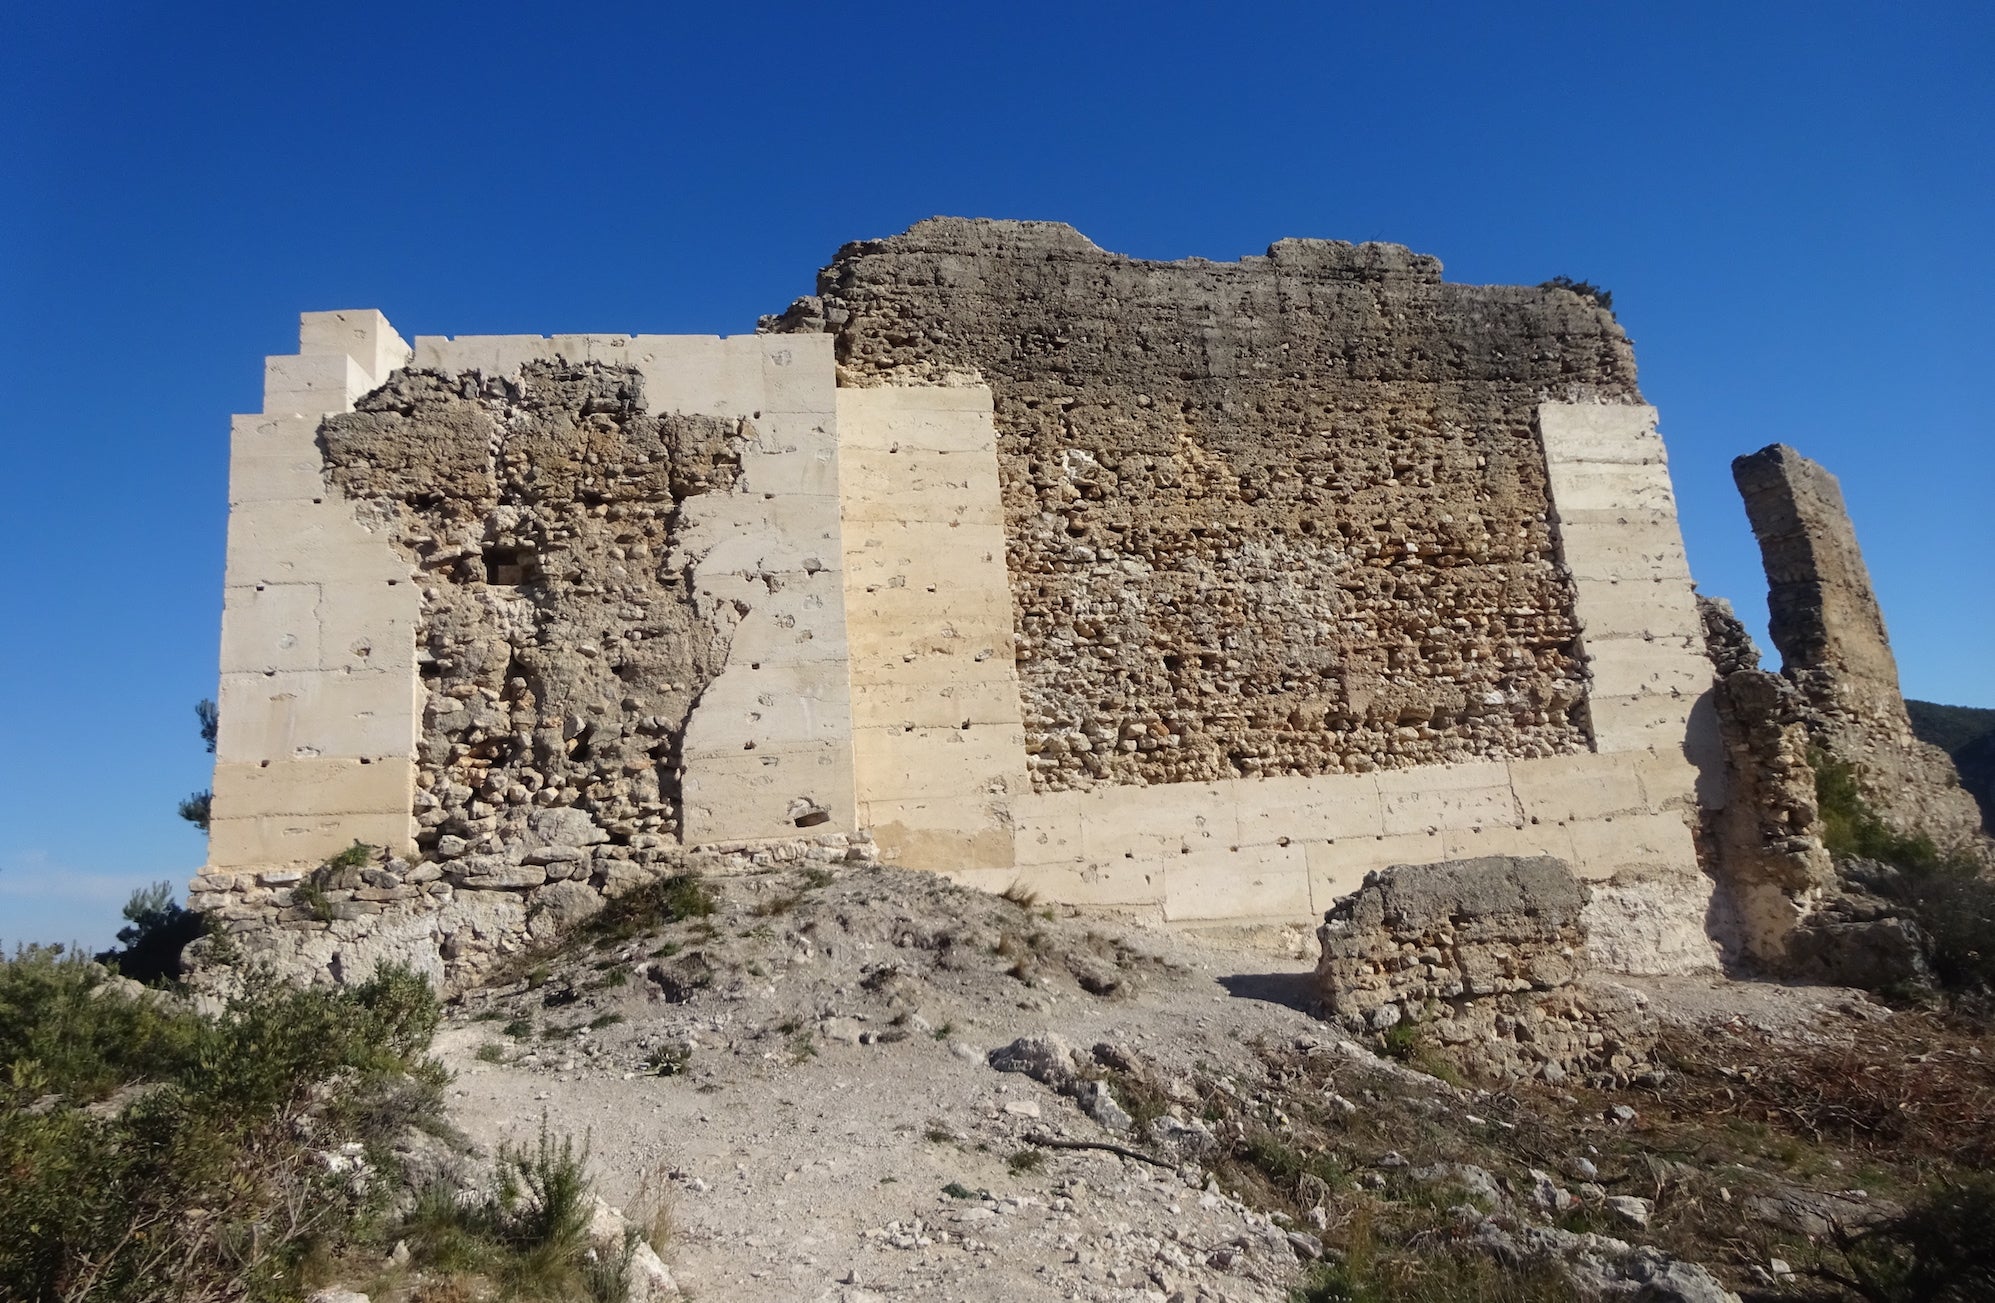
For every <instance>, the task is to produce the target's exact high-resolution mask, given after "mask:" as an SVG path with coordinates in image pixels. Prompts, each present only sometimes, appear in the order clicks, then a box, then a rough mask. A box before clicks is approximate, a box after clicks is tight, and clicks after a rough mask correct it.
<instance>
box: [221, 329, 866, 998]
mask: <svg viewBox="0 0 1995 1303" xmlns="http://www.w3.org/2000/svg"><path fill="white" fill-rule="evenodd" d="M321 318H324V319H325V320H327V321H332V322H334V323H346V322H348V321H349V319H351V320H352V321H354V322H358V323H360V324H361V325H362V326H365V327H368V328H371V329H373V330H375V332H376V333H377V334H380V335H382V336H383V338H385V339H392V338H393V336H392V332H390V331H387V328H386V323H385V322H384V321H382V320H381V319H380V316H379V314H378V313H361V314H351V313H332V314H314V315H312V316H308V317H307V318H305V328H304V332H303V334H304V345H305V347H306V349H307V353H306V354H305V355H302V356H300V357H298V358H278V359H272V361H271V364H270V371H271V375H272V386H271V388H272V394H273V398H272V400H271V401H270V402H268V403H267V404H266V406H267V407H268V409H269V410H268V412H267V413H266V414H265V415H264V416H260V417H256V418H242V419H239V421H238V423H237V428H236V432H235V438H234V456H235V459H236V466H235V470H234V472H233V475H232V480H233V487H232V497H234V498H235V504H234V505H233V507H232V511H231V520H230V544H229V548H230V550H229V573H230V593H229V605H228V607H227V611H226V614H225V617H224V628H223V644H224V676H223V691H222V700H221V709H222V745H221V755H220V756H219V760H220V763H219V764H218V765H217V768H216V813H217V825H216V836H215V837H214V839H213V841H212V842H211V850H210V861H209V864H208V866H207V867H206V868H205V869H204V870H203V872H202V873H201V875H200V876H199V877H198V878H196V879H195V881H194V883H193V884H192V885H191V888H190V899H191V900H192V901H193V902H194V903H195V904H196V906H197V907H199V908H201V909H203V910H204V911H208V912H210V913H211V914H212V915H213V916H214V917H216V918H218V919H219V920H220V921H221V922H222V923H223V924H225V925H226V926H227V927H228V928H229V929H230V930H232V931H234V932H235V933H237V934H238V936H239V937H240V938H241V940H242V942H243V944H245V945H246V946H247V947H248V948H249V949H250V951H251V952H252V953H253V954H255V955H256V956H257V957H258V958H260V959H262V960H265V961H269V962H272V963H275V964H276V965H277V966H278V967H279V968H280V969H283V970H287V971H291V972H295V973H298V974H300V975H309V976H312V977H314V978H327V977H330V978H332V979H334V980H342V981H350V980H359V979H361V978H364V977H365V976H366V975H367V974H369V973H370V972H372V971H373V970H374V969H375V968H376V967H377V966H378V965H379V964H381V963H383V962H388V961H394V962H399V963H407V964H413V965H414V966H415V967H416V968H417V969H418V970H420V971H422V972H424V973H427V974H428V975H430V976H431V977H433V978H434V979H436V980H437V981H439V982H440V983H442V984H443V985H445V986H446V987H452V988H455V987H460V986H462V985H465V984H467V983H470V982H474V981H476V980H478V979H479V978H480V977H481V976H482V975H484V974H486V973H488V972H490V971H491V969H492V967H493V966H494V965H495V964H497V963H500V962H502V961H503V960H504V959H505V958H506V957H507V956H508V955H511V954H515V953H517V952H519V951H520V950H521V949H523V948H524V947H526V946H529V945H532V944H540V943H544V942H546V941H548V940H549V939H551V938H552V937H554V936H556V935H558V934H559V933H560V932H561V931H562V930H563V929H565V928H568V927H570V926H572V925H573V924H574V923H575V922H576V921H578V920H579V919H581V918H584V917H586V916H587V915H588V914H589V913H591V912H593V911H594V910H595V909H598V908H600V907H601V905H602V902H603V900H604V899H605V898H606V897H607V896H610V895H614V894H616V893H617V892H619V891H622V890H626V889H628V888H629V887H631V886H632V885H634V884H636V883H639V882H643V881H645V880H647V879H649V878H650V877H653V876H655V875H657V874H660V873H669V872H676V871H681V870H684V869H688V868H692V869H717V868H722V867H725V866H728V865H737V866H739V865H751V864H766V863H771V862H777V861H781V862H798V861H821V862H828V861H835V860H841V859H847V858H852V857H856V858H859V859H865V858H867V857H868V856H869V855H870V851H869V850H868V849H867V847H868V843H867V842H866V840H865V838H864V837H863V835H858V830H857V810H856V803H855V798H854V790H853V755H852V714H851V700H850V685H849V677H850V676H849V671H848V667H847V646H846V627H845V603H844V597H843V563H844V558H843V555H842V552H841V547H840V531H839V511H838V504H839V498H838V491H839V488H838V464H837V412H836V405H835V395H834V389H833V371H832V359H831V341H830V340H829V339H828V338H823V337H819V338H816V339H769V340H764V339H758V338H756V337H753V336H747V337H736V338H732V339H721V338H715V337H699V336H693V337H687V336H561V337H556V338H552V339H545V338H540V337H480V338H469V339H462V340H453V339H428V338H425V339H418V340H417V341H416V347H415V349H414V350H413V356H411V351H410V350H409V349H408V348H407V346H405V345H402V344H401V341H400V340H399V339H394V340H393V348H392V349H389V348H387V347H386V346H385V345H384V346H383V347H381V348H380V349H377V350H375V351H374V352H369V353H367V357H366V360H367V361H368V362H369V364H370V365H371V366H372V367H373V369H365V368H363V367H362V366H361V364H360V360H358V359H359V354H360V352H361V351H362V350H360V348H359V345H357V344H351V343H350V342H349V341H346V340H344V338H343V336H342V335H341V334H340V333H339V332H337V331H335V332H330V333H329V332H328V331H327V330H325V329H322V328H321V327H320V324H319V322H320V319H321ZM363 333H364V332H363ZM363 342H366V341H363ZM315 350H317V351H315ZM377 353H378V359H377V357H376V354H377ZM377 361H378V365H374V363H376V362H377ZM405 364H407V365H406V366H405ZM355 840H359V841H363V842H366V843H368V844H369V845H370V846H371V847H373V848H375V850H374V852H373V853H372V854H371V855H370V857H369V861H368V863H367V864H366V865H364V866H358V867H351V868H346V867H340V866H335V865H328V864H325V861H326V860H327V859H328V858H329V857H331V856H333V855H334V854H336V853H337V852H339V851H341V850H343V849H345V848H346V847H347V846H348V845H349V844H350V843H352V842H353V841H355ZM308 878H309V882H307V879H308Z"/></svg>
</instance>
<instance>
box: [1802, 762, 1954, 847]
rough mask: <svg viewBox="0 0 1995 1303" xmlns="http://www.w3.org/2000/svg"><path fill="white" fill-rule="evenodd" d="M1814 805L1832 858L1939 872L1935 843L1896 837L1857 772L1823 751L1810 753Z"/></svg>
mask: <svg viewBox="0 0 1995 1303" xmlns="http://www.w3.org/2000/svg"><path fill="white" fill-rule="evenodd" d="M1808 760H1809V763H1810V764H1811V765H1812V766H1813V767H1814V770H1815V805H1816V808H1817V809H1818V810H1819V811H1820V813H1821V819H1822V844H1823V845H1825V846H1827V847H1828V848H1829V853H1830V854H1832V855H1840V856H1845V857H1855V858H1858V859H1866V860H1877V861H1880V862H1881V863H1884V864H1889V865H1892V866H1893V867H1896V868H1900V869H1910V870H1914V871H1920V870H1926V869H1933V868H1938V867H1940V865H1941V863H1942V858H1941V855H1940V852H1939V848H1938V847H1936V846H1934V845H1933V841H1932V838H1930V837H1923V836H1908V835H1906V834H1904V833H1900V832H1897V831H1896V830H1894V829H1893V828H1892V827H1891V826H1890V825H1889V824H1887V823H1885V822H1884V821H1883V820H1882V819H1880V818H1878V817H1877V814H1876V812H1875V811H1873V810H1872V809H1871V808H1870V805H1869V803H1868V802H1866V801H1865V800H1864V798H1863V790H1862V788H1861V787H1859V786H1858V784H1857V777H1856V767H1855V766H1853V765H1851V764H1850V763H1848V762H1847V761H1844V760H1838V759H1836V758H1835V757H1834V756H1831V755H1828V754H1826V753H1825V752H1822V751H1819V750H1817V751H1811V752H1810V753H1809V756H1808Z"/></svg>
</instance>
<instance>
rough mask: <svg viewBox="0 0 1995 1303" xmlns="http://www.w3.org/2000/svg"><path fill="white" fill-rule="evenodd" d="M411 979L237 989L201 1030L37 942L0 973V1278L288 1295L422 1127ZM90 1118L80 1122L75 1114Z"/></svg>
mask: <svg viewBox="0 0 1995 1303" xmlns="http://www.w3.org/2000/svg"><path fill="white" fill-rule="evenodd" d="M436 1018H437V1006H436V1001H435V998H434V996H433V995H432V994H431V993H430V991H429V988H428V985H427V984H426V983H425V982H423V981H422V979H420V978H418V977H415V976H413V975H412V974H409V973H407V972H404V971H395V970H386V971H383V972H382V973H381V974H380V975H378V976H377V977H376V978H375V979H374V980H372V981H370V982H368V983H366V984H364V985H362V986H359V987H355V988H351V989H348V990H339V991H335V990H329V989H325V988H316V989H297V988H292V987H286V986H280V985H278V984H276V983H275V982H273V981H271V980H269V979H268V978H252V979H251V981H250V982H249V983H248V986H247V989H246V990H245V991H244V992H243V993H242V994H241V995H239V996H238V997H236V998H235V999H234V1000H232V1001H231V1002H230V1003H229V1005H228V1006H227V1007H226V1008H225V1009H224V1010H223V1011H222V1013H221V1014H220V1015H219V1016H216V1017H212V1018H210V1017H204V1016H202V1015H200V1014H197V1013H195V1012H193V1011H192V1010H191V1009H189V1008H187V1007H185V1006H184V1005H181V1004H179V1003H176V1002H172V1001H169V1000H167V999H165V998H163V997H161V996H158V995H155V994H152V993H143V994H139V995H133V994H129V993H127V992H126V991H123V990H120V989H117V988H114V987H107V986H105V985H104V972H103V970H102V969H101V968H99V967H97V966H96V965H94V964H90V963H87V962H85V961H83V960H81V959H80V958H78V957H75V956H68V955H63V954H61V953H60V952H58V951H56V950H54V949H52V948H32V947H31V948H28V949H24V950H20V951H17V952H16V953H15V955H14V956H13V957H12V958H11V959H6V960H0V1062H4V1063H5V1065H6V1073H5V1080H4V1081H0V1281H5V1282H6V1283H7V1288H8V1289H10V1290H12V1291H17V1293H18V1296H20V1297H25V1298H74V1299H107V1300H125V1299H131V1300H139V1299H154V1298H166V1297H183V1296H192V1297H214V1298H243V1299H249V1300H262V1299H288V1298H296V1297H298V1296H299V1295H300V1294H301V1292H302V1291H303V1286H304V1285H305V1284H306V1283H307V1282H306V1280H305V1274H306V1271H307V1268H308V1265H309V1264H311V1263H314V1262H318V1261H323V1260H324V1259H325V1258H326V1256H327V1255H331V1254H336V1253H338V1252H339V1251H340V1250H341V1249H342V1248H343V1247H344V1246H346V1245H350V1244H353V1243H356V1242H360V1241H363V1240H366V1239H367V1238H368V1236H369V1234H370V1231H371V1229H372V1228H373V1225H374V1223H375V1221H376V1220H377V1219H378V1217H379V1216H380V1214H381V1212H382V1210H383V1200H385V1198H386V1197H387V1194H388V1192H389V1191H390V1190H391V1189H392V1188H393V1182H392V1181H388V1180H369V1181H366V1182H358V1181H356V1180H355V1179H354V1176H353V1173H352V1172H350V1171H339V1170H335V1169H336V1167H337V1166H338V1165H337V1164H332V1163H329V1162H328V1161H326V1159H325V1157H324V1155H326V1154H328V1153H331V1154H335V1155H340V1154H342V1146H347V1145H357V1146H359V1149H360V1152H362V1153H364V1154H365V1156H366V1162H367V1164H368V1166H369V1168H371V1169H372V1170H373V1171H374V1172H377V1173H380V1172H389V1173H392V1171H393V1170H394V1165H395V1159H394V1156H393V1151H392V1145H393V1142H394V1141H395V1139H396V1138H398V1137H399V1136H401V1135H402V1134H403V1133H404V1131H405V1130H406V1129H407V1127H409V1126H410V1125H428V1126H432V1127H434V1126H438V1125H440V1123H439V1121H438V1119H439V1118H440V1117H441V1100H442V1088H443V1083H444V1075H443V1072H442V1070H441V1068H439V1067H438V1066H437V1065H436V1064H435V1063H434V1061H432V1060H428V1059H426V1058H423V1057H421V1055H422V1051H423V1049H424V1047H426V1046H427V1045H428V1043H429V1038H430V1035H431V1033H432V1032H433V1031H434V1029H435V1025H436ZM93 1105H94V1106H95V1107H93Z"/></svg>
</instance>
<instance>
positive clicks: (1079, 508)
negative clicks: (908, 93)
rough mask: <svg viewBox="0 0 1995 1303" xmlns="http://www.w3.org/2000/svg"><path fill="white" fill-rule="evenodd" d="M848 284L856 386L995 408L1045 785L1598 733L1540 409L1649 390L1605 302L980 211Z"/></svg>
mask: <svg viewBox="0 0 1995 1303" xmlns="http://www.w3.org/2000/svg"><path fill="white" fill-rule="evenodd" d="M821 290H822V293H823V295H824V299H823V311H824V313H825V314H826V317H825V320H824V322H823V325H824V326H825V327H826V328H828V329H831V330H832V331H834V332H835V335H836V338H837V340H838V349H839V354H838V356H839V363H840V367H841V379H842V382H844V383H847V384H850V385H856V386H869V385H882V384H921V383H933V382H935V381H937V380H942V379H946V378H948V377H950V376H952V375H955V374H959V373H973V374H974V375H976V376H980V377H981V378H982V379H983V380H984V381H986V382H987V383H988V385H989V387H990V389H991V391H992V393H993V395H994V400H995V423H996V432H997V460H998V465H999V468H1000V472H1001V481H1002V492H1003V508H1004V517H1005V524H1006V532H1007V559H1008V564H1009V570H1010V575H1011V585H1012V598H1013V605H1014V616H1015V622H1016V629H1017V633H1018V635H1019V643H1018V649H1017V662H1018V676H1019V681H1020V685H1021V690H1022V694H1023V708H1024V709H1023V723H1024V726H1025V730H1026V748H1027V751H1028V754H1029V762H1028V763H1029V765H1030V767H1031V773H1032V778H1033V781H1034V784H1035V786H1036V787H1037V788H1039V789H1040V790H1046V791H1054V790H1059V789H1062V788H1070V787H1086V786H1091V785H1094V784H1098V783H1104V782H1106V783H1118V784H1133V783H1134V784H1140V783H1186V782H1198V781H1216V780H1226V779H1232V778H1237V777H1243V776H1278V775H1316V774H1335V773H1345V772H1367V771H1370V770H1372V769H1375V768H1395V767H1405V766H1413V765H1422V764H1432V763H1436V762H1441V761H1460V760H1467V759H1471V758H1475V757H1511V756H1544V755H1555V754H1562V753H1569V752H1573V751H1576V750H1580V749H1583V748H1584V747H1585V745H1586V742H1587V734H1586V730H1585V726H1584V721H1583V720H1582V719H1581V718H1579V716H1578V714H1577V707H1578V706H1579V703H1580V700H1581V697H1582V695H1583V692H1584V673H1583V668H1582V665H1581V662H1580V658H1579V654H1578V648H1577V645H1576V643H1577V637H1578V627H1577V625H1576V623H1575V620H1574V617H1573V613H1572V612H1573V593H1572V588H1571V584H1570V582H1569V581H1568V579H1567V577H1566V575H1565V574H1564V572H1563V571H1562V570H1561V568H1560V567H1559V565H1558V564H1557V558H1556V554H1555V551H1554V545H1553V540H1552V535H1551V525H1550V522H1549V519H1548V508H1549V500H1548V495H1547V486H1546V479H1545V463H1544V458H1543V455H1542V452H1541V451H1540V447H1539V442H1538V437H1537V431H1536V428H1535V412H1536V406H1537V403H1538V402H1539V401H1540V399H1541V397H1542V396H1543V395H1544V394H1545V393H1546V391H1547V390H1552V391H1555V392H1558V393H1561V394H1563V393H1565V392H1567V391H1573V392H1583V393H1584V394H1585V395H1587V396H1589V397H1602V398H1609V399H1625V398H1627V397H1629V396H1631V395H1632V394H1633V391H1634V382H1633V367H1632V363H1631V360H1630V357H1629V353H1628V349H1627V345H1626V341H1625V339H1624V338H1623V337H1622V336H1621V334H1620V332H1619V330H1618V328H1616V327H1615V326H1614V325H1613V323H1612V320H1611V318H1609V317H1608V316H1607V315H1606V314H1605V313H1603V312H1600V311H1599V310H1597V309H1595V308H1594V307H1593V306H1592V305H1591V303H1590V302H1587V301H1584V300H1581V299H1579V298H1577V297H1576V296H1572V295H1568V294H1564V293H1554V292H1545V291H1536V290H1512V289H1489V288H1481V287H1465V286H1452V285H1443V284H1440V283H1439V265H1438V264H1437V263H1435V262H1434V261H1433V260H1432V259H1424V258H1419V257H1416V256H1414V255H1410V254H1407V253H1406V252H1405V251H1404V250H1400V249H1395V248H1388V247H1384V246H1376V247H1375V246H1366V247H1364V248H1361V249H1355V250H1354V249H1351V248H1349V247H1348V246H1329V245H1320V244H1310V243H1303V242H1288V243H1285V244H1283V245H1280V246H1277V248H1276V250H1275V251H1274V252H1273V253H1272V254H1271V256H1270V257H1267V258H1258V259H1245V260H1243V261H1242V262H1240V263H1237V264H1208V263H1199V262H1191V263H1174V264H1155V263H1143V262H1138V261H1134V260H1131V259H1127V258H1121V257H1116V256H1113V255H1109V254H1105V253H1103V252H1101V251H1100V250H1098V249H1095V248H1094V247H1093V246H1092V245H1090V244H1088V243H1087V242H1086V241H1085V240H1084V239H1081V238H1080V237H1079V236H1078V235H1076V234H1074V233H1073V232H1072V231H1070V230H1067V229H1066V228H1062V227H1050V226H1037V225H1034V224H1016V223H1007V224H979V223H960V222H934V223H923V224H922V225H921V226H918V227H916V228H915V229H914V230H913V231H911V232H909V233H908V234H906V235H903V236H898V237H895V238H894V239H891V240H887V241H882V242H877V243H872V244H865V245H858V246H852V247H851V248H849V249H848V250H846V251H845V252H844V253H842V254H841V256H840V258H839V259H838V261H837V262H835V263H834V264H833V266H832V267H831V268H830V269H829V270H828V271H827V272H826V273H825V275H824V276H823V277H822V279H821ZM792 324H803V323H801V322H793V323H792Z"/></svg>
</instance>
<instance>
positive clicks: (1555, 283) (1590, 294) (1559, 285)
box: [1538, 276, 1614, 312]
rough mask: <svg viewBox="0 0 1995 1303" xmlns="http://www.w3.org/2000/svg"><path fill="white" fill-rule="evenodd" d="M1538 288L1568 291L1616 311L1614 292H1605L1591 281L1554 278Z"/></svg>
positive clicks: (1564, 277) (1542, 283) (1562, 277)
mask: <svg viewBox="0 0 1995 1303" xmlns="http://www.w3.org/2000/svg"><path fill="white" fill-rule="evenodd" d="M1538 288H1539V289H1541V290H1567V291H1569V292H1571V293H1573V294H1577V295H1579V296H1580V297H1581V298H1587V299H1592V300H1593V301H1594V302H1595V303H1597V304H1599V305H1600V306H1601V307H1603V308H1605V309H1607V310H1608V311H1609V312H1612V311H1613V310H1614V291H1613V290H1603V289H1601V288H1600V287H1599V286H1598V285H1595V284H1593V283H1592V282H1591V281H1579V280H1574V279H1573V278H1572V277H1570V276H1554V277H1552V278H1551V279H1550V280H1548V281H1544V282H1541V283H1540V284H1539V286H1538Z"/></svg>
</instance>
